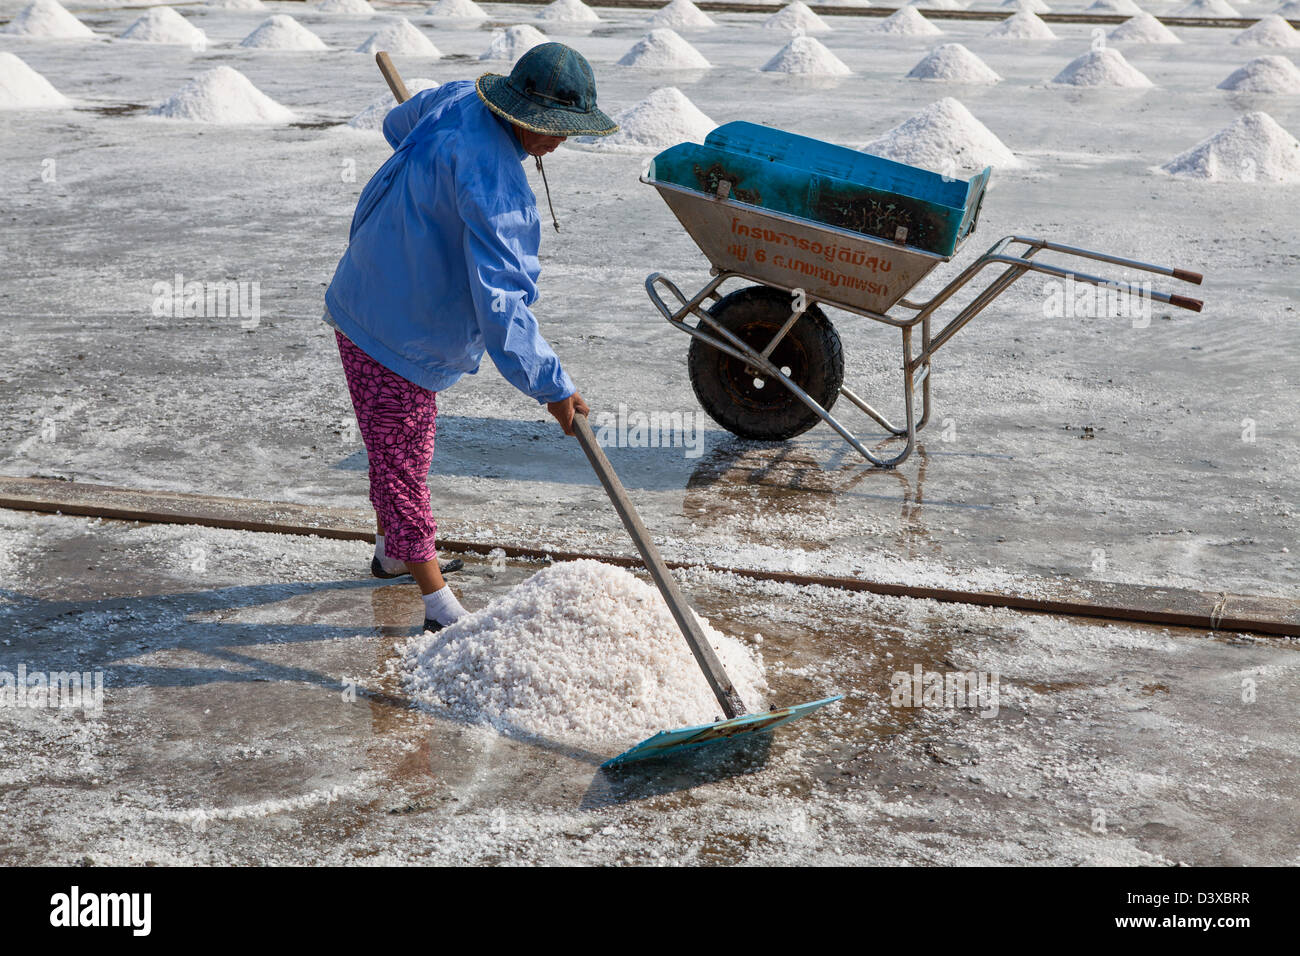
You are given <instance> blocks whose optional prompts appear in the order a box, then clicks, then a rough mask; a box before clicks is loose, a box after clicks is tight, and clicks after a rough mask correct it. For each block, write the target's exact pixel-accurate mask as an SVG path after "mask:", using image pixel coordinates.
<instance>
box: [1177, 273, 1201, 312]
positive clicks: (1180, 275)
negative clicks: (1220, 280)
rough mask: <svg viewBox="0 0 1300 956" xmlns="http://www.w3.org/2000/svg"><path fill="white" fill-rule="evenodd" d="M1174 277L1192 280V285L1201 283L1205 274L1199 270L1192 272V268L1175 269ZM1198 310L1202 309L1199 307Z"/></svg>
mask: <svg viewBox="0 0 1300 956" xmlns="http://www.w3.org/2000/svg"><path fill="white" fill-rule="evenodd" d="M1174 278H1175V279H1182V280H1183V281H1184V282H1190V283H1191V284H1192V285H1200V284H1201V282H1202V281H1203V280H1204V278H1205V277H1204V276H1203V275H1201V274H1200V273H1199V272H1192V271H1191V270H1190V269H1175V270H1174ZM1197 311H1200V310H1199V309H1198V310H1197Z"/></svg>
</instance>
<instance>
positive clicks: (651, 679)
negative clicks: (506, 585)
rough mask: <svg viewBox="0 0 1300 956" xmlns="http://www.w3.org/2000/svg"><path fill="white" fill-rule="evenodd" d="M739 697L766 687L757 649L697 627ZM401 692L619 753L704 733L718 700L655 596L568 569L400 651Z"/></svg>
mask: <svg viewBox="0 0 1300 956" xmlns="http://www.w3.org/2000/svg"><path fill="white" fill-rule="evenodd" d="M701 625H702V627H703V629H704V633H705V635H706V637H707V638H708V641H709V643H710V644H711V645H712V646H713V648H714V650H716V651H717V654H718V658H719V659H720V660H721V662H722V666H723V668H724V669H725V670H726V672H727V674H728V676H730V677H731V679H732V681H733V682H734V683H735V685H736V690H737V691H738V692H739V694H740V696H741V698H742V699H743V700H744V701H745V703H746V704H747V705H748V706H749V707H750V709H751V711H757V710H759V709H760V708H761V707H762V706H763V703H762V701H763V697H764V695H765V694H766V691H767V684H766V681H765V680H764V678H763V661H762V657H761V656H760V655H759V654H758V653H757V651H753V650H750V649H749V648H747V647H745V646H744V645H742V644H740V643H739V642H738V641H736V640H733V639H732V638H729V637H726V636H724V635H722V634H719V633H718V632H717V631H716V630H714V629H713V628H712V627H710V626H709V625H708V623H707V622H706V621H703V620H702V619H701ZM401 668H402V671H403V674H404V678H405V684H406V689H407V690H408V691H409V692H410V693H411V694H412V695H413V696H415V697H416V698H418V699H419V700H421V701H422V702H424V703H426V704H428V705H431V706H432V707H434V708H436V709H438V710H441V711H448V712H450V713H451V715H453V716H454V717H456V718H458V719H460V720H467V721H471V722H473V723H484V724H490V725H492V726H493V727H496V728H497V729H499V730H507V731H523V732H525V733H532V734H537V735H540V736H544V737H551V738H556V739H565V740H581V741H585V742H612V741H621V742H626V743H628V744H630V743H633V742H635V741H637V740H642V739H644V738H646V737H649V736H650V735H652V734H654V733H656V732H657V731H660V730H669V729H673V728H678V727H684V726H690V725H693V724H702V723H708V722H710V721H712V720H713V719H714V718H715V717H716V716H718V703H717V700H716V698H715V697H714V696H713V693H712V691H711V690H710V689H709V685H708V682H707V681H706V680H705V678H704V674H703V672H702V671H701V670H700V667H699V665H698V664H697V663H696V662H695V658H694V657H693V656H692V654H691V651H690V648H689V646H688V645H687V643H686V641H685V639H684V638H683V637H682V635H681V631H680V630H678V628H677V625H676V623H675V622H674V621H673V618H672V615H671V614H670V613H669V611H668V608H667V606H666V605H665V604H664V602H663V599H662V598H661V597H660V596H659V592H658V591H656V590H655V589H654V588H652V587H651V586H649V585H648V584H645V583H643V582H642V581H640V580H638V579H637V578H635V577H633V576H632V575H631V574H629V573H628V572H627V571H624V570H622V569H621V568H614V567H610V566H609V565H606V564H600V563H599V562H596V561H568V562H563V563H560V564H553V565H551V566H550V567H548V568H544V569H543V570H541V571H538V572H537V573H536V574H534V575H533V576H532V577H531V578H529V579H528V580H527V581H525V582H524V583H523V584H520V585H519V586H518V587H516V588H514V589H513V590H511V591H510V592H509V593H507V594H505V595H504V596H502V597H499V598H497V599H496V600H495V601H493V602H492V603H491V604H489V605H488V606H487V607H485V608H483V610H481V611H477V612H475V613H473V614H470V615H469V616H467V617H465V618H462V619H461V620H459V621H457V622H456V623H455V624H453V625H452V626H451V627H449V628H446V629H444V630H442V631H439V632H438V633H436V634H425V635H422V636H420V637H417V638H413V639H412V640H411V641H409V642H408V643H407V644H406V646H405V647H403V648H402V661H401Z"/></svg>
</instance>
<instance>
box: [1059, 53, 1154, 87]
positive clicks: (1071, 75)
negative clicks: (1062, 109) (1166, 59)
mask: <svg viewBox="0 0 1300 956" xmlns="http://www.w3.org/2000/svg"><path fill="white" fill-rule="evenodd" d="M1052 82H1053V83H1060V84H1063V85H1066V86H1123V87H1130V88H1134V89H1136V88H1139V87H1144V86H1151V85H1152V83H1151V81H1150V80H1149V79H1147V78H1146V76H1145V74H1143V73H1142V72H1141V71H1140V70H1138V69H1137V68H1136V67H1133V66H1132V65H1130V64H1129V62H1128V60H1126V59H1124V54H1123V53H1120V52H1119V50H1116V49H1115V48H1114V47H1109V46H1104V47H1102V48H1101V49H1099V50H1089V51H1088V52H1087V53H1085V54H1084V55H1083V56H1080V57H1076V58H1075V59H1073V60H1071V61H1070V62H1069V64H1067V66H1066V67H1065V69H1064V70H1062V71H1061V72H1060V73H1058V74H1056V76H1055V78H1054V79H1053V80H1052Z"/></svg>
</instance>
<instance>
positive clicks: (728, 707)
mask: <svg viewBox="0 0 1300 956" xmlns="http://www.w3.org/2000/svg"><path fill="white" fill-rule="evenodd" d="M573 430H574V432H575V433H576V434H577V436H578V444H580V445H582V450H583V451H584V452H586V453H587V460H588V461H590V462H591V467H592V468H594V469H595V471H596V476H597V477H598V478H599V479H600V483H601V484H602V485H604V486H605V493H606V494H608V495H609V500H610V501H612V502H613V503H614V510H615V511H617V512H618V516H619V517H620V518H622V519H623V527H625V528H626V529H627V533H628V534H629V535H631V536H632V541H633V542H634V543H635V544H636V549H637V550H638V551H640V552H641V558H642V559H643V560H644V561H645V564H646V567H647V568H648V569H649V570H650V577H652V578H654V582H655V585H656V586H657V587H658V588H659V593H660V594H662V595H663V596H664V600H665V601H666V602H667V603H668V610H670V611H672V613H673V620H675V621H676V622H677V626H678V627H680V628H681V629H682V636H683V637H685V638H686V643H687V644H689V645H690V646H691V653H692V654H694V655H695V660H696V662H697V663H698V664H699V665H700V670H702V671H704V676H705V678H706V679H707V680H708V682H709V687H711V688H712V689H713V695H714V696H715V697H717V698H718V703H719V704H720V705H721V706H722V710H723V713H725V714H726V715H727V717H728V718H732V717H742V716H744V714H745V713H746V710H745V704H744V702H743V701H742V700H741V699H740V694H739V693H737V692H736V688H735V685H734V684H732V683H731V678H730V677H728V676H727V672H726V671H725V670H723V669H722V662H721V661H720V660H718V655H717V654H715V653H714V651H713V646H712V645H711V644H710V643H709V639H708V638H707V637H705V636H704V630H703V629H702V628H701V627H700V622H699V621H697V620H696V619H695V615H694V614H692V613H691V609H690V607H689V606H688V605H687V603H686V599H685V598H684V597H682V594H681V592H680V591H678V590H677V585H676V583H675V582H674V581H673V579H672V576H671V575H669V573H668V567H667V566H666V565H665V564H664V559H663V558H662V557H660V556H659V549H658V548H656V547H655V545H654V541H653V540H651V538H650V532H649V531H647V530H646V526H645V525H644V524H642V523H641V517H640V515H638V514H637V513H636V509H635V508H633V507H632V501H631V499H629V498H628V496H627V492H626V491H625V490H624V489H623V483H622V482H621V481H619V480H618V475H616V474H614V469H613V468H612V467H611V466H610V463H609V459H608V458H606V457H605V452H604V450H603V449H602V448H601V447H600V445H599V444H598V443H597V442H596V436H595V435H594V434H593V433H592V431H591V425H590V424H589V423H588V422H587V416H586V415H581V414H575V415H574V416H573Z"/></svg>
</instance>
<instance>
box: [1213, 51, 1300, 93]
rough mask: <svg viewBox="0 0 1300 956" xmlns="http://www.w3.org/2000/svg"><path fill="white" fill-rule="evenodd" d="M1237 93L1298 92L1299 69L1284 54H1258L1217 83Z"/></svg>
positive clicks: (1223, 88)
mask: <svg viewBox="0 0 1300 956" xmlns="http://www.w3.org/2000/svg"><path fill="white" fill-rule="evenodd" d="M1219 89H1221V90H1233V91H1235V92H1238V93H1300V69H1297V68H1296V65H1295V64H1294V63H1292V62H1291V61H1290V60H1288V59H1287V58H1286V57H1284V56H1260V57H1256V58H1255V59H1253V60H1251V61H1250V62H1249V63H1247V64H1246V65H1245V66H1243V67H1242V68H1241V69H1239V70H1235V71H1234V72H1233V73H1232V74H1231V75H1230V76H1229V77H1228V78H1227V79H1226V80H1224V81H1223V82H1222V83H1220V84H1219Z"/></svg>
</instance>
